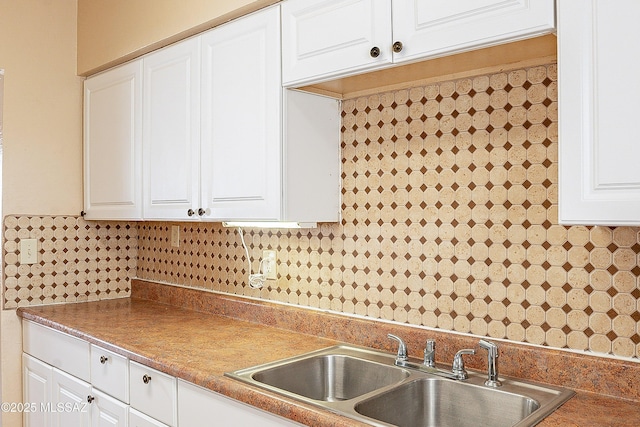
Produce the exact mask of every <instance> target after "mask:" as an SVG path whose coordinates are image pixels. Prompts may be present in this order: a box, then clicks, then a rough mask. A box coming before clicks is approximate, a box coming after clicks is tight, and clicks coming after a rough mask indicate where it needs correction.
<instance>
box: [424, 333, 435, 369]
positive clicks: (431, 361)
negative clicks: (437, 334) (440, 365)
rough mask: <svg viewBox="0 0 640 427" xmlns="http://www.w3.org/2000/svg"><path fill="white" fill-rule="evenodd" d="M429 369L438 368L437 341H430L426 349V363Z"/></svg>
mask: <svg viewBox="0 0 640 427" xmlns="http://www.w3.org/2000/svg"><path fill="white" fill-rule="evenodd" d="M422 364H423V365H424V366H426V367H428V368H435V367H436V340H432V339H428V340H427V344H426V345H425V348H424V362H423V363H422Z"/></svg>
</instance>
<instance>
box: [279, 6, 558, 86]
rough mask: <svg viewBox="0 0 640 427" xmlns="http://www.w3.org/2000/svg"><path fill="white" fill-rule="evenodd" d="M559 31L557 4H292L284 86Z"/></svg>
mask: <svg viewBox="0 0 640 427" xmlns="http://www.w3.org/2000/svg"><path fill="white" fill-rule="evenodd" d="M554 28H555V2H554V0H456V1H443V0H420V1H416V0H287V1H285V2H283V3H282V40H283V42H282V74H283V82H284V85H285V86H301V85H304V84H309V83H318V82H322V81H324V80H329V79H331V78H337V77H345V76H349V75H353V74H358V73H360V72H365V71H372V70H375V69H378V68H382V67H388V66H390V65H391V64H392V63H393V64H400V63H405V62H412V61H418V60H422V59H427V58H433V57H437V56H443V55H451V54H454V53H458V52H462V51H466V50H471V49H477V48H480V47H487V46H491V45H495V44H499V43H506V42H511V41H516V40H520V39H523V38H527V37H533V36H536V35H540V34H544V33H549V32H552V31H553V30H554ZM372 48H377V49H378V52H374V51H373V50H372Z"/></svg>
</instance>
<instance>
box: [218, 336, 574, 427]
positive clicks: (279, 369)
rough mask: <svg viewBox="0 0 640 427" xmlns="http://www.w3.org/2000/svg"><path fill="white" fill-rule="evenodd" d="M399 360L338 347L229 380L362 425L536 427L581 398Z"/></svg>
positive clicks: (240, 372) (530, 384)
mask: <svg viewBox="0 0 640 427" xmlns="http://www.w3.org/2000/svg"><path fill="white" fill-rule="evenodd" d="M394 361H395V355H391V354H389V353H384V352H381V351H376V350H372V349H367V348H363V347H358V346H350V345H339V346H334V347H329V348H326V349H322V350H318V351H314V352H311V353H307V354H303V355H300V356H296V357H292V358H288V359H283V360H279V361H276V362H272V363H267V364H264V365H260V366H254V367H251V368H246V369H240V370H238V371H234V372H228V373H226V374H225V375H226V376H228V377H231V378H235V379H237V380H240V381H243V382H245V383H247V384H250V385H253V386H256V387H260V388H263V389H266V390H269V391H272V392H274V393H277V394H279V395H282V396H286V397H289V398H291V399H295V400H298V401H302V402H305V403H308V404H310V405H314V406H316V407H320V408H323V409H326V410H328V411H331V412H334V413H338V414H341V415H343V416H346V417H349V418H352V419H355V420H359V421H362V422H364V423H367V424H370V425H373V426H378V427H383V426H400V427H413V426H427V427H430V426H438V427H466V426H484V425H490V426H492V427H493V426H513V427H525V426H533V425H535V424H537V423H538V422H540V420H542V419H543V418H544V417H546V416H547V415H549V414H550V413H551V412H553V411H554V410H555V409H556V408H558V407H559V406H560V405H562V404H563V403H564V402H565V401H567V400H568V399H569V398H571V396H573V395H574V394H575V393H574V392H573V391H571V390H566V389H562V388H558V387H551V386H547V385H541V384H537V383H534V382H528V381H520V380H517V379H514V378H508V377H500V380H501V381H502V386H501V387H498V388H493V387H488V386H485V385H484V382H485V380H486V379H487V375H486V373H480V372H474V371H468V373H469V378H468V379H466V380H464V381H455V380H452V379H450V378H444V377H443V376H441V375H442V370H436V369H432V368H431V369H430V368H422V367H420V365H419V364H418V365H415V366H414V367H417V369H414V367H398V366H396V365H394Z"/></svg>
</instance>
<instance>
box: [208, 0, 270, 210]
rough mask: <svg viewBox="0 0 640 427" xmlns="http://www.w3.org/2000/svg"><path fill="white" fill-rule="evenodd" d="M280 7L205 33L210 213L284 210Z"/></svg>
mask: <svg viewBox="0 0 640 427" xmlns="http://www.w3.org/2000/svg"><path fill="white" fill-rule="evenodd" d="M278 11H279V7H272V8H269V9H266V10H263V11H259V12H257V13H255V14H252V15H248V16H246V17H243V18H241V19H238V20H237V21H233V22H231V23H229V24H226V25H224V26H221V27H219V28H216V29H214V30H212V31H210V32H208V33H206V34H204V35H203V36H202V52H203V53H202V61H203V76H202V77H203V85H202V89H203V90H202V96H203V104H202V105H203V112H202V113H203V114H202V147H201V150H202V166H201V167H202V175H201V176H202V181H201V184H202V200H203V201H204V204H205V206H204V208H205V209H210V216H211V217H212V218H216V219H229V218H231V219H255V218H259V219H277V218H278V216H279V214H280V202H281V198H280V188H281V183H280V167H281V165H280V158H281V156H280V149H281V137H280V135H281V124H282V119H281V78H280V19H279V13H278ZM205 215H206V214H205Z"/></svg>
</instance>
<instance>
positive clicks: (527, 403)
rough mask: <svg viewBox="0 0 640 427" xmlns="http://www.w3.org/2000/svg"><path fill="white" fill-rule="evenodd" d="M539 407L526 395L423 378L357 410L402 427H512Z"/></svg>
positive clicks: (380, 396)
mask: <svg viewBox="0 0 640 427" xmlns="http://www.w3.org/2000/svg"><path fill="white" fill-rule="evenodd" d="M539 407H540V405H539V403H538V402H537V401H535V400H533V399H531V398H528V397H526V396H522V395H518V394H513V393H504V392H502V391H500V390H495V389H492V388H485V387H479V386H475V385H468V384H465V383H461V382H454V381H450V380H444V379H435V378H423V379H419V380H415V381H412V382H410V383H407V384H404V385H401V386H399V387H397V388H394V389H393V390H389V391H386V392H384V393H381V394H379V395H377V396H375V397H372V398H370V399H367V400H365V401H363V402H360V403H358V404H356V405H355V410H356V412H358V413H359V414H362V415H365V416H367V417H370V418H374V419H376V420H379V421H383V422H385V423H389V424H393V425H397V426H401V427H431V426H433V427H436V426H449V427H475V426H493V427H502V426H504V427H510V426H513V425H515V424H517V423H518V422H520V421H521V420H523V419H524V418H525V417H527V416H528V415H530V414H531V413H533V412H534V411H535V410H536V409H538V408H539Z"/></svg>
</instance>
